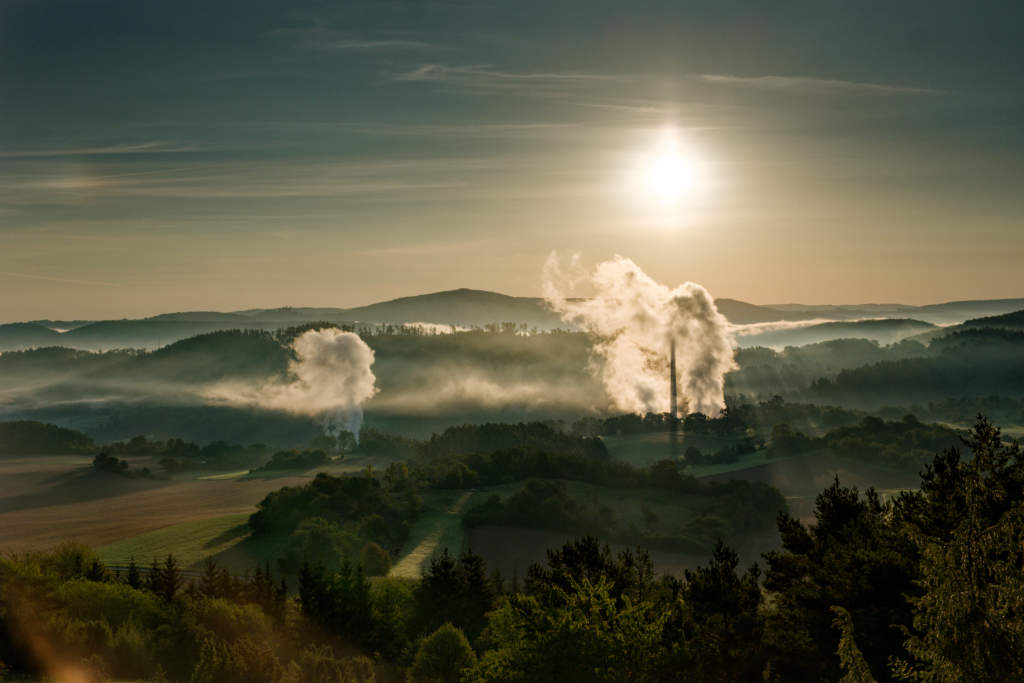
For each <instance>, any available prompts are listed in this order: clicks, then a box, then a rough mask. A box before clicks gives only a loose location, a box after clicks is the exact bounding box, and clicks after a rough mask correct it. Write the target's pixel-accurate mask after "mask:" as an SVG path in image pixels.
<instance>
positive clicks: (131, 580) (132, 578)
mask: <svg viewBox="0 0 1024 683" xmlns="http://www.w3.org/2000/svg"><path fill="white" fill-rule="evenodd" d="M124 582H125V583H127V584H128V585H129V586H131V587H132V588H136V589H138V588H142V575H141V574H140V573H139V565H137V564H135V556H134V555H132V556H131V559H129V560H128V572H127V574H126V575H125V578H124Z"/></svg>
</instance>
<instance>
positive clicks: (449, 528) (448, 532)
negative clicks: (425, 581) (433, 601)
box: [388, 491, 473, 579]
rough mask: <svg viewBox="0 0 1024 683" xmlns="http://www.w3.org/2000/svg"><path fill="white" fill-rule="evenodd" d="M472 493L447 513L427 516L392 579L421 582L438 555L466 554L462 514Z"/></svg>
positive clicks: (414, 532)
mask: <svg viewBox="0 0 1024 683" xmlns="http://www.w3.org/2000/svg"><path fill="white" fill-rule="evenodd" d="M472 497H473V492H472V491H466V492H464V493H461V495H459V497H458V498H457V499H456V500H455V502H454V503H452V505H451V507H449V508H448V509H446V510H438V511H436V512H428V513H425V514H424V515H423V516H422V517H420V519H419V520H417V521H416V524H415V525H414V526H413V528H412V533H411V535H410V537H409V540H408V541H407V542H406V549H407V550H406V549H403V552H402V558H401V559H400V560H399V561H398V562H396V563H395V565H394V566H393V567H392V568H391V571H390V572H389V574H388V576H393V577H397V578H402V579H418V578H420V576H421V575H422V573H423V569H424V567H425V566H426V564H427V562H429V561H430V558H431V557H433V556H434V553H435V552H438V551H440V550H442V549H443V548H448V550H449V551H450V552H451V553H452V554H453V555H457V554H459V553H460V552H461V551H462V544H463V532H462V513H463V512H464V511H465V510H466V505H467V504H468V503H469V499H470V498H472Z"/></svg>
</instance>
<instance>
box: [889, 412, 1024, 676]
mask: <svg viewBox="0 0 1024 683" xmlns="http://www.w3.org/2000/svg"><path fill="white" fill-rule="evenodd" d="M964 443H965V444H966V445H967V446H968V447H969V448H970V449H971V451H972V453H973V457H972V458H971V460H970V461H969V462H962V461H961V460H960V458H959V453H958V452H956V451H951V452H948V453H947V454H946V457H945V458H943V459H941V460H939V459H937V461H938V464H937V467H938V469H933V470H932V471H930V472H927V473H926V474H927V475H929V478H928V484H929V485H930V486H928V487H924V486H922V491H921V493H920V494H918V495H917V499H916V500H913V499H911V498H910V497H908V500H906V501H905V502H906V503H907V506H908V508H910V510H911V511H912V512H917V513H920V512H921V511H922V510H930V509H934V508H936V507H941V506H942V505H943V500H942V499H940V498H939V497H938V495H937V494H939V493H940V492H941V493H944V494H945V495H944V496H943V497H944V498H945V505H946V506H948V508H952V510H950V511H949V512H953V511H955V513H956V514H950V513H947V514H937V515H936V516H935V517H936V519H938V520H942V521H944V522H945V523H946V524H948V525H949V527H948V528H943V526H942V525H941V524H936V523H935V522H934V521H932V522H931V523H927V524H924V525H922V526H918V527H914V528H913V530H912V532H911V533H912V536H913V537H914V538H915V540H916V541H917V542H918V543H919V545H920V546H921V549H922V556H921V574H922V578H921V586H922V587H923V588H924V594H923V595H921V596H920V597H918V598H917V599H916V600H915V601H914V622H913V627H914V628H913V631H909V630H908V633H909V634H910V637H909V638H908V639H907V643H906V645H907V649H908V650H909V651H910V654H911V655H912V656H913V657H914V659H915V660H916V662H915V663H913V664H908V663H904V664H903V666H902V667H901V669H900V673H901V674H902V675H903V676H904V677H907V678H928V679H929V680H936V681H961V680H978V681H981V680H987V681H996V680H1006V681H1009V680H1021V679H1024V573H1022V572H1021V567H1022V566H1024V495H1022V486H1024V463H1022V454H1021V448H1020V446H1019V445H1018V444H1016V443H1013V444H1008V445H1007V444H1004V443H1003V441H1002V437H1001V435H1000V432H999V430H998V429H996V428H995V427H993V426H992V425H990V424H989V423H988V422H987V421H986V420H985V419H984V418H981V417H979V419H978V422H977V423H976V424H975V426H974V428H973V430H972V431H971V434H970V436H969V437H968V438H966V439H965V440H964ZM943 484H945V485H946V486H949V487H951V488H952V489H953V490H952V491H945V492H943V491H942V488H941V487H942V485H943ZM950 494H952V495H950ZM914 518H915V519H918V520H920V519H921V518H920V516H919V515H918V516H916V517H914Z"/></svg>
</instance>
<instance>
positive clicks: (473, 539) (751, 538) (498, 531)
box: [466, 526, 779, 581]
mask: <svg viewBox="0 0 1024 683" xmlns="http://www.w3.org/2000/svg"><path fill="white" fill-rule="evenodd" d="M574 538H576V535H575V534H568V533H565V532H560V531H541V530H537V529H524V528H522V527H506V526H481V527H477V528H475V529H471V530H469V531H468V533H467V534H466V542H467V545H468V547H469V548H471V549H472V550H473V552H475V553H478V554H479V555H481V556H482V557H483V558H484V559H485V560H487V567H488V569H492V570H493V569H497V570H498V571H500V572H501V575H502V576H503V577H504V578H505V580H511V579H512V577H513V576H516V577H518V578H519V580H520V581H521V580H522V579H523V577H524V576H526V570H527V568H528V567H529V566H530V565H531V564H533V563H534V562H539V563H544V561H545V560H546V559H547V552H546V551H547V549H548V548H557V547H558V546H561V545H562V544H564V543H566V542H567V541H571V540H573V539H574ZM727 543H728V544H729V545H730V546H731V547H732V548H735V549H736V551H737V552H738V553H739V556H740V563H741V567H742V568H746V567H747V566H749V565H750V564H751V563H753V562H757V561H759V560H760V556H761V553H764V552H767V551H769V550H774V549H775V548H777V547H778V543H779V540H778V534H776V533H774V532H771V533H764V534H756V535H755V534H747V535H744V536H742V537H738V538H733V539H727ZM609 546H610V547H611V549H612V551H614V552H619V551H622V550H626V549H627V548H628V546H625V545H621V544H614V543H612V544H609ZM710 556H711V548H708V552H707V553H670V552H661V551H652V552H651V559H652V560H653V561H654V568H655V569H656V570H657V571H658V573H660V574H675V575H678V574H681V573H682V572H683V570H684V569H693V568H694V567H696V566H698V565H703V564H707V562H708V559H709V558H710ZM762 564H763V563H762Z"/></svg>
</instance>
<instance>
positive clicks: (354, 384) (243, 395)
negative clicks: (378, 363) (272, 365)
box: [210, 328, 377, 439]
mask: <svg viewBox="0 0 1024 683" xmlns="http://www.w3.org/2000/svg"><path fill="white" fill-rule="evenodd" d="M292 350H294V351H295V360H293V361H291V362H290V363H289V365H288V370H289V371H290V373H291V375H292V376H293V379H292V381H291V382H289V383H287V384H283V383H280V382H274V383H271V384H266V385H264V386H262V387H260V388H259V389H255V390H254V389H252V388H237V387H236V388H232V387H228V386H224V385H221V386H219V387H217V388H216V390H215V391H213V392H211V393H210V396H211V397H212V398H218V399H226V400H229V401H232V402H240V403H247V404H255V405H259V406H262V407H264V408H271V409H273V410H283V411H286V412H290V413H299V414H301V415H312V416H316V417H318V418H319V419H320V421H321V423H322V424H323V427H324V431H325V432H326V433H327V434H329V435H331V436H335V437H336V436H338V435H339V434H340V433H341V432H342V431H343V430H344V431H349V432H352V434H354V435H355V437H356V439H358V438H359V430H360V428H361V427H362V425H363V403H365V402H366V401H367V400H369V399H370V398H372V397H373V395H374V394H376V393H377V387H376V377H375V376H374V374H373V370H371V369H370V366H371V365H373V360H374V358H373V349H371V348H370V347H369V346H367V345H366V342H364V341H363V340H362V339H360V338H359V335H357V334H353V333H352V332H342V331H341V330H339V329H337V328H327V329H322V330H308V331H306V332H303V333H302V334H301V335H299V336H298V337H296V338H295V341H294V342H292Z"/></svg>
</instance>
